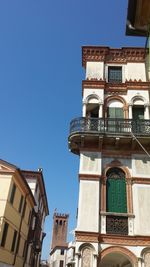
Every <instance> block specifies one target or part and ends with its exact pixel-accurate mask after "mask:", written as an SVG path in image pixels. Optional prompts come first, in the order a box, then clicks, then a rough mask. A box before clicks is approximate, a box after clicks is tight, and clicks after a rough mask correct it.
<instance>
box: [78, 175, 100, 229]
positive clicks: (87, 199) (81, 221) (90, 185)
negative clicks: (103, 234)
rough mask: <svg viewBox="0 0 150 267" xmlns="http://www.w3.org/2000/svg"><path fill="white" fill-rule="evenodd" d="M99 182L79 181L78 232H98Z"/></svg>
mask: <svg viewBox="0 0 150 267" xmlns="http://www.w3.org/2000/svg"><path fill="white" fill-rule="evenodd" d="M98 199H99V181H84V180H81V181H80V190H79V205H78V223H77V229H76V230H78V231H91V232H98V230H99V201H98Z"/></svg>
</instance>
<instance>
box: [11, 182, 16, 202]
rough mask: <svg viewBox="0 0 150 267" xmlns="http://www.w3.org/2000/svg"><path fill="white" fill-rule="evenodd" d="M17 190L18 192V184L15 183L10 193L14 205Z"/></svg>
mask: <svg viewBox="0 0 150 267" xmlns="http://www.w3.org/2000/svg"><path fill="white" fill-rule="evenodd" d="M15 192H16V185H15V184H13V186H12V191H11V195H10V203H11V204H12V205H13V202H14V198H15Z"/></svg>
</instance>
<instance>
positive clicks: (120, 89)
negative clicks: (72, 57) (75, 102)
mask: <svg viewBox="0 0 150 267" xmlns="http://www.w3.org/2000/svg"><path fill="white" fill-rule="evenodd" d="M149 87H150V82H147V81H146V82H144V81H141V80H139V81H137V80H131V79H130V80H129V81H128V80H126V81H125V82H124V83H109V82H107V81H106V80H105V79H104V80H102V79H100V80H98V79H97V78H91V79H88V78H87V79H86V80H82V95H83V92H84V90H86V89H102V90H104V93H105V94H114V95H120V94H121V95H126V94H127V91H130V90H144V91H148V90H149Z"/></svg>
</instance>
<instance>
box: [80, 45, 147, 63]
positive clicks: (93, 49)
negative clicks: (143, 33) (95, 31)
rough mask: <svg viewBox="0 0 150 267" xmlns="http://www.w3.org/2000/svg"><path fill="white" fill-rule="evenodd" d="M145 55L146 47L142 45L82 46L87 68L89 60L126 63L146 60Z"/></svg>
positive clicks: (83, 58)
mask: <svg viewBox="0 0 150 267" xmlns="http://www.w3.org/2000/svg"><path fill="white" fill-rule="evenodd" d="M145 57H146V53H145V49H144V48H141V47H122V48H118V49H114V48H110V47H106V46H103V47H101V46H83V47H82V66H83V67H85V68H86V62H87V61H104V62H105V63H114V64H116V63H119V64H126V63H127V62H145Z"/></svg>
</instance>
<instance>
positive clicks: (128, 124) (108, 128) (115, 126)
mask: <svg viewBox="0 0 150 267" xmlns="http://www.w3.org/2000/svg"><path fill="white" fill-rule="evenodd" d="M73 133H101V134H109V133H111V134H120V135H130V134H131V133H134V134H136V135H137V136H138V135H139V136H141V135H142V136H149V135H150V120H132V119H110V118H106V119H101V118H86V117H81V118H76V119H74V120H72V121H71V123H70V134H73Z"/></svg>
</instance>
